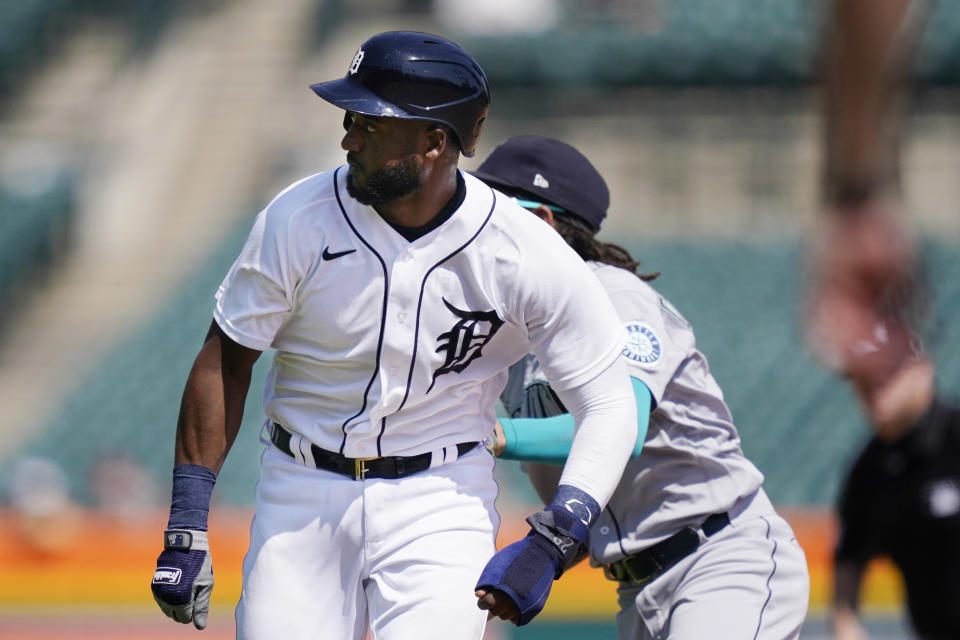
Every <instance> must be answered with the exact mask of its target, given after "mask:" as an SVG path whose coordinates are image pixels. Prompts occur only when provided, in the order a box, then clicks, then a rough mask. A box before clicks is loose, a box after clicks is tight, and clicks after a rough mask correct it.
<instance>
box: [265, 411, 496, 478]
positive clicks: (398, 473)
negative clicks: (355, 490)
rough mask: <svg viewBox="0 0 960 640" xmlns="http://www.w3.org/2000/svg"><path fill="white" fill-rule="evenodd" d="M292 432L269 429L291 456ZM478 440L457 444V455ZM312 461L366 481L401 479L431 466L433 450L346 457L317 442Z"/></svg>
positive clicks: (281, 428)
mask: <svg viewBox="0 0 960 640" xmlns="http://www.w3.org/2000/svg"><path fill="white" fill-rule="evenodd" d="M290 438H291V433H290V432H289V431H287V430H286V429H285V428H283V427H282V426H280V425H279V424H277V423H276V422H274V423H273V424H272V425H271V428H270V441H271V442H272V443H273V444H275V445H276V446H277V448H278V449H280V451H283V452H284V453H285V454H287V455H288V456H290V457H292V458H296V456H294V455H293V450H292V449H291V448H290ZM478 444H480V443H479V442H461V443H460V444H458V445H457V457H459V456H462V455H463V454H465V453H467V452H468V451H471V450H472V449H473V448H474V447H476V446H477V445H478ZM310 453H311V454H312V457H313V464H314V466H315V467H317V468H318V469H326V470H327V471H333V472H335V473H339V474H341V475H344V476H347V477H348V478H353V479H354V480H363V479H364V478H402V477H404V476H409V475H410V474H413V473H417V472H418V471H423V470H424V469H427V468H429V467H430V461H431V460H432V457H433V454H432V453H429V452H428V453H421V454H420V455H417V456H387V457H385V458H347V457H346V456H342V455H340V454H339V453H335V452H333V451H327V450H326V449H321V448H320V447H318V446H317V445H315V444H311V445H310Z"/></svg>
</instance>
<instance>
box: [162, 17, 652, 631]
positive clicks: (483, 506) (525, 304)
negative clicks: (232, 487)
mask: <svg viewBox="0 0 960 640" xmlns="http://www.w3.org/2000/svg"><path fill="white" fill-rule="evenodd" d="M312 88H313V90H314V91H315V92H316V93H317V94H318V95H319V96H320V97H322V98H323V99H325V100H327V101H328V102H330V103H332V104H334V105H336V106H339V107H341V108H343V109H344V110H345V119H344V127H345V129H346V134H345V135H344V138H343V141H342V143H341V146H342V147H343V148H344V149H345V150H346V151H347V164H346V165H344V166H341V167H338V168H336V169H334V170H332V171H326V172H323V173H319V174H316V175H313V176H310V177H307V178H305V179H303V180H301V181H299V182H297V183H295V184H293V185H291V186H290V187H288V188H287V189H285V190H284V191H283V192H282V193H280V194H279V195H278V196H277V197H276V198H275V199H274V200H273V201H272V202H271V203H270V204H269V205H268V206H267V207H266V208H265V209H264V210H263V211H262V212H261V213H260V215H259V216H258V217H257V219H256V222H255V223H254V225H253V229H252V231H251V232H250V235H249V238H248V239H247V242H246V245H245V246H244V248H243V250H242V251H241V253H240V256H239V257H238V258H237V260H236V262H235V263H234V265H233V267H232V268H231V269H230V271H229V272H228V274H227V275H226V277H225V278H224V280H223V282H222V283H221V285H220V287H219V289H218V291H217V294H216V305H215V309H214V322H213V323H212V325H211V329H210V332H209V334H208V336H207V340H206V342H205V344H204V346H203V348H202V349H201V351H200V354H199V355H198V357H197V360H196V363H195V365H194V367H193V369H192V371H191V373H190V376H189V378H188V380H187V385H186V389H185V391H184V398H183V402H182V406H181V413H180V419H179V423H178V428H177V437H176V456H175V463H176V466H175V468H174V472H173V501H172V506H171V512H170V520H169V523H168V526H167V531H166V532H165V536H164V551H163V552H162V553H161V554H160V557H159V558H158V561H157V570H156V572H155V574H154V578H153V582H152V588H153V593H154V596H155V598H156V600H157V602H158V604H159V605H160V607H161V609H163V611H164V612H165V613H166V614H167V615H169V616H170V617H172V618H174V619H176V620H178V621H179V622H183V623H187V622H193V624H194V625H195V626H196V627H198V628H203V626H204V625H205V624H206V618H207V610H208V606H209V597H210V590H211V589H212V585H213V574H212V568H211V558H210V554H209V550H208V546H207V536H206V524H207V522H206V521H207V513H208V510H209V502H210V496H211V492H212V490H213V487H214V482H215V480H216V472H217V471H218V470H219V469H220V466H221V465H222V463H223V460H224V458H225V456H226V455H227V451H228V450H229V447H230V444H231V442H232V441H233V439H234V437H235V436H236V433H237V430H238V428H239V425H240V421H241V413H242V407H243V400H244V397H245V395H246V392H247V389H248V386H249V381H250V369H251V367H252V365H253V363H254V362H255V361H256V359H257V357H258V356H259V354H260V353H261V352H262V351H264V350H266V349H268V348H273V349H275V350H276V354H275V356H274V358H273V363H272V367H271V369H270V373H269V376H268V379H267V382H266V388H265V391H264V408H265V413H266V420H265V423H264V433H266V434H268V437H265V438H264V442H265V445H266V449H265V450H264V452H263V456H262V460H261V466H262V468H261V476H260V480H259V483H258V485H257V490H256V499H255V509H256V510H255V515H254V519H253V523H252V526H251V530H250V547H249V551H248V553H247V555H246V558H245V560H244V563H243V591H242V595H241V599H240V602H239V604H238V606H237V611H236V623H237V636H238V638H250V639H270V640H275V639H276V638H283V639H284V640H297V639H307V638H310V639H314V638H318V637H323V638H338V639H340V638H348V639H357V640H359V639H362V638H364V637H365V635H366V634H367V632H368V630H369V633H370V636H371V638H374V639H377V640H403V639H409V638H418V639H423V638H436V639H440V638H443V639H450V638H454V639H459V638H463V639H467V638H471V639H478V638H480V637H481V636H482V634H483V629H484V626H485V623H486V617H487V616H486V614H485V612H484V611H482V610H480V609H479V608H478V607H477V604H476V603H477V599H476V595H475V594H476V593H477V591H476V590H477V589H478V588H481V589H482V590H483V591H482V593H483V594H484V595H486V596H488V597H489V598H491V599H495V600H497V601H499V602H507V601H509V602H512V603H513V604H514V606H515V607H516V609H517V610H518V611H519V614H518V616H520V617H519V618H518V621H523V622H526V621H528V620H529V619H531V618H532V617H533V616H534V615H536V613H537V612H538V611H540V609H541V608H542V606H543V601H544V599H545V598H546V596H547V593H548V592H549V587H550V584H551V583H552V581H553V580H554V579H555V578H556V577H558V576H559V575H560V574H561V573H562V571H563V570H564V568H565V567H566V566H568V565H569V563H570V562H572V560H573V558H572V550H573V549H575V548H576V547H579V545H580V544H581V542H582V541H583V540H585V539H586V537H587V531H588V526H589V524H590V523H591V522H592V521H593V520H594V519H595V518H596V517H597V516H598V515H599V511H600V509H601V508H602V507H603V505H604V504H606V502H607V500H608V499H609V497H610V495H611V494H612V492H613V490H614V488H615V486H616V483H617V481H618V479H619V476H620V473H621V471H622V470H623V467H624V465H625V464H626V461H627V458H628V453H629V449H630V446H631V444H632V443H633V442H634V440H635V438H636V424H637V418H636V405H635V403H634V401H633V396H632V393H631V389H630V382H629V376H628V374H627V370H626V364H625V362H624V360H623V359H622V358H620V357H619V353H620V351H621V350H622V349H623V344H624V334H623V331H622V328H621V326H620V323H619V322H618V320H617V318H616V311H615V309H614V308H613V306H612V305H611V303H610V301H609V299H608V298H607V296H606V295H605V294H604V292H603V289H602V287H601V286H600V284H599V282H598V281H597V279H596V277H595V276H594V275H593V273H592V272H591V271H590V269H588V268H587V267H586V265H585V264H584V263H583V262H582V261H581V260H580V259H579V258H578V257H577V256H576V254H575V253H574V252H573V251H572V250H570V249H569V247H567V245H566V244H565V243H564V242H563V241H562V240H561V239H560V238H559V236H557V235H556V234H555V233H553V231H552V230H551V229H550V228H549V227H548V226H547V225H545V224H544V223H543V222H542V221H540V220H538V219H537V218H536V217H534V216H530V215H528V214H527V213H526V212H525V211H524V210H523V209H522V208H521V207H518V206H517V205H516V204H514V203H513V202H511V201H510V200H509V199H508V198H505V197H503V196H502V194H497V193H496V192H495V191H494V190H493V189H491V188H490V187H488V186H486V185H485V184H483V183H482V182H481V181H479V180H477V179H476V178H473V177H472V176H470V175H466V174H464V173H463V172H461V171H459V170H458V169H457V161H458V158H459V154H460V153H461V152H462V153H463V154H465V155H468V156H470V155H472V154H473V152H474V149H475V147H476V143H477V138H478V136H479V135H480V130H481V127H482V125H483V121H484V119H485V117H486V114H487V109H488V105H489V90H488V88H487V82H486V78H485V76H484V74H483V71H482V69H481V68H480V67H479V65H478V64H477V63H476V61H475V60H474V59H473V58H472V57H471V56H470V54H469V53H467V52H466V51H464V50H463V49H462V48H460V47H459V46H458V45H456V44H454V43H452V42H450V41H449V40H446V39H444V38H440V37H437V36H433V35H429V34H422V33H412V32H388V33H383V34H378V35H376V36H373V37H372V38H370V39H369V40H367V41H366V42H364V43H363V45H361V47H360V48H359V50H358V51H357V53H356V54H355V56H354V57H353V60H352V62H351V64H350V66H349V69H348V72H347V75H346V76H345V77H344V78H341V79H337V80H333V81H330V82H323V83H319V84H316V85H313V86H312ZM528 351H533V352H534V353H536V354H537V356H538V358H539V361H540V362H541V363H542V364H543V369H544V371H545V372H546V375H547V376H548V377H549V379H550V380H551V383H552V384H553V385H554V388H555V389H556V390H557V393H558V394H559V395H560V396H561V397H562V398H563V400H564V403H565V405H566V406H568V407H569V408H570V410H571V411H572V412H573V414H574V415H575V416H576V417H577V424H578V432H577V436H576V440H575V442H574V446H573V450H572V452H571V454H570V457H569V462H568V463H567V465H566V467H565V472H564V475H563V478H562V479H561V487H560V489H559V491H558V498H557V500H556V501H554V502H553V503H552V504H551V505H550V506H548V507H547V508H546V509H544V510H543V511H541V512H539V513H537V514H534V515H533V516H531V517H530V518H529V521H530V523H531V527H532V528H531V532H530V534H529V535H528V536H527V537H526V538H525V539H524V540H522V541H520V542H517V543H514V544H513V545H510V546H509V547H507V548H506V549H504V550H503V551H502V552H500V553H497V554H494V552H495V548H494V540H495V535H496V532H497V527H498V525H499V518H498V515H497V513H496V511H495V509H494V499H495V497H496V494H497V486H496V484H495V482H494V480H493V476H492V468H493V458H492V456H491V455H490V453H489V452H488V451H487V449H485V448H484V447H482V446H478V444H479V441H481V440H482V439H483V438H484V437H485V436H486V435H487V433H488V432H489V429H490V425H491V424H492V423H493V422H494V420H495V416H496V413H495V403H496V401H497V398H498V396H499V394H500V392H501V391H502V389H503V387H504V384H505V382H506V379H507V371H506V370H507V368H508V367H509V365H511V364H512V363H514V362H516V361H517V359H519V358H520V357H522V356H523V354H525V353H527V352H528ZM488 561H489V562H488ZM521 618H522V620H521Z"/></svg>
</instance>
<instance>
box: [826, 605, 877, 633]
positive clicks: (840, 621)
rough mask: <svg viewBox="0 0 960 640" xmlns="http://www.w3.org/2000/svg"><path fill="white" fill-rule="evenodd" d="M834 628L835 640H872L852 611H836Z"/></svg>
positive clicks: (833, 621)
mask: <svg viewBox="0 0 960 640" xmlns="http://www.w3.org/2000/svg"><path fill="white" fill-rule="evenodd" d="M832 626H833V640H870V636H869V635H868V634H867V630H866V629H864V628H863V625H862V624H860V619H859V618H857V616H856V614H854V613H853V612H852V611H846V610H843V611H835V612H834V614H833V620H832Z"/></svg>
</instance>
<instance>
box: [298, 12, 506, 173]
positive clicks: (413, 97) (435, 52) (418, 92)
mask: <svg viewBox="0 0 960 640" xmlns="http://www.w3.org/2000/svg"><path fill="white" fill-rule="evenodd" d="M310 88H311V89H313V90H314V91H315V92H316V93H317V95H318V96H320V97H321V98H323V99H324V100H326V101H327V102H329V103H331V104H334V105H336V106H338V107H340V108H341V109H346V110H347V111H353V112H355V113H362V114H364V115H369V116H389V117H391V118H405V119H414V120H427V121H431V122H439V123H441V124H444V125H446V126H448V127H449V128H450V129H452V130H453V133H454V135H455V136H456V138H457V142H458V143H459V145H460V150H461V151H462V152H463V155H465V156H467V157H471V156H473V153H474V151H475V150H476V148H477V139H478V138H479V137H480V129H481V128H482V127H483V121H484V120H485V119H486V117H487V109H488V108H489V106H490V89H489V87H488V86H487V76H486V75H485V74H484V73H483V69H481V68H480V65H479V64H477V61H476V60H474V58H473V56H471V55H470V54H469V53H467V51H466V50H464V49H463V48H462V47H461V46H460V45H458V44H456V43H454V42H451V41H450V40H447V39H446V38H441V37H439V36H435V35H431V34H429V33H418V32H415V31H387V32H386V33H380V34H378V35H375V36H373V37H372V38H370V39H369V40H367V41H366V42H364V43H363V44H362V45H360V48H359V49H357V53H356V54H355V55H354V56H353V62H351V63H350V68H349V69H348V70H347V75H346V76H345V77H343V78H339V79H337V80H330V81H328V82H318V83H317V84H313V85H310Z"/></svg>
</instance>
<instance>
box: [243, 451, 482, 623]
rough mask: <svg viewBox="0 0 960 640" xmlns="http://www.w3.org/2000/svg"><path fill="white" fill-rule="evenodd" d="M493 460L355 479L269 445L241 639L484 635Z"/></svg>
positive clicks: (478, 456)
mask: <svg viewBox="0 0 960 640" xmlns="http://www.w3.org/2000/svg"><path fill="white" fill-rule="evenodd" d="M492 470H493V457H492V456H491V455H490V454H489V453H488V452H487V451H486V449H484V448H483V447H477V448H476V449H474V450H473V451H470V452H469V453H467V454H465V455H464V456H463V457H462V458H459V459H457V460H455V461H453V462H450V463H448V464H444V465H442V466H438V467H434V468H431V469H427V470H425V471H422V472H420V473H416V474H413V475H411V476H408V477H406V478H400V479H396V480H384V479H367V480H359V481H358V480H353V479H351V478H347V477H344V476H341V475H338V474H335V473H332V472H328V471H324V470H318V469H314V468H311V467H306V466H303V465H301V464H299V463H297V462H296V461H294V460H293V459H292V458H290V457H289V456H287V455H286V454H284V453H282V452H280V451H278V450H277V449H275V448H273V447H268V448H267V450H266V451H265V452H264V454H263V457H262V471H261V476H260V480H259V482H258V484H257V491H256V512H255V515H254V519H253V523H252V525H251V528H250V548H249V550H248V552H247V555H246V557H245V559H244V562H243V591H242V594H241V597H240V602H239V604H238V605H237V611H236V620H237V638H238V639H243V640H276V639H277V638H281V639H282V640H307V639H310V640H315V639H318V638H324V639H327V638H330V639H335V640H340V639H344V640H363V639H364V638H365V636H366V633H367V628H368V625H369V629H370V638H371V640H409V639H411V638H417V639H418V640H419V639H423V640H427V639H436V640H440V639H443V640H450V639H456V640H459V639H463V640H467V639H469V640H479V639H480V638H481V637H482V636H483V630H484V625H485V623H486V612H485V611H481V610H480V609H479V608H478V607H477V599H476V597H475V596H474V594H473V591H474V586H475V585H476V581H477V579H478V578H479V576H480V572H481V571H482V570H483V567H484V565H485V564H486V562H487V560H489V558H490V557H491V556H492V555H493V553H494V550H495V548H494V540H495V537H496V532H497V528H498V527H499V524H500V519H499V516H498V515H497V512H496V511H495V509H494V499H495V498H496V494H497V485H496V482H495V481H494V480H493V475H492Z"/></svg>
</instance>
